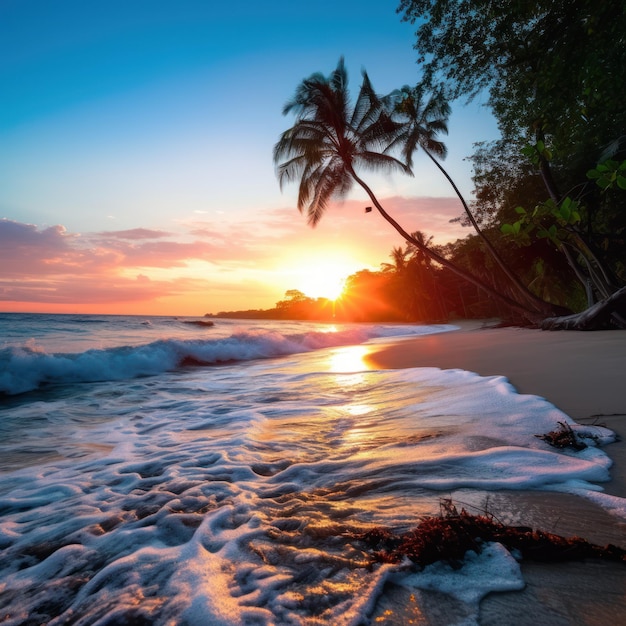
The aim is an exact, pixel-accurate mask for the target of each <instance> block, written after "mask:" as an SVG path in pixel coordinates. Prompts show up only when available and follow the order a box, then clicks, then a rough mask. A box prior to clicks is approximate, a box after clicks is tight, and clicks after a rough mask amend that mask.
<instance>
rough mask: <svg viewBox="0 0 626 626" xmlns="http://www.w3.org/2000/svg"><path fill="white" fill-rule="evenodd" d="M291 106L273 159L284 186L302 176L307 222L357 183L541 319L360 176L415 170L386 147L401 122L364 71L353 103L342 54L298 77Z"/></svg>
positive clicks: (433, 253) (463, 272)
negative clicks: (330, 65)
mask: <svg viewBox="0 0 626 626" xmlns="http://www.w3.org/2000/svg"><path fill="white" fill-rule="evenodd" d="M288 113H293V114H295V117H296V121H295V124H294V125H293V126H292V127H291V128H290V129H288V130H286V131H285V132H284V133H282V135H281V136H280V138H279V140H278V142H277V143H276V145H275V146H274V162H275V163H276V165H277V175H278V180H279V183H280V186H281V188H282V187H283V186H284V185H285V184H286V183H288V182H292V181H296V180H299V190H298V202H297V206H298V209H299V210H300V212H304V211H305V212H306V214H307V217H308V221H309V224H311V225H312V226H315V225H316V224H317V223H318V222H319V220H320V219H321V217H322V215H323V214H324V212H325V211H326V209H327V208H328V203H329V201H330V200H332V199H335V198H336V199H339V198H343V197H345V196H346V195H347V194H348V192H349V191H350V189H351V188H352V186H353V184H354V183H357V184H358V185H359V186H360V187H361V188H362V189H363V190H364V191H365V192H366V194H367V195H368V196H369V198H370V200H371V202H372V204H373V205H374V206H375V207H376V209H377V211H378V212H379V213H380V215H382V217H383V218H384V219H385V220H386V221H387V222H388V223H389V224H391V226H393V228H394V229H395V230H396V231H397V232H398V233H399V234H400V235H401V236H402V237H403V238H404V240H405V241H407V242H409V243H410V244H412V245H414V246H415V247H416V248H417V249H419V250H421V251H422V252H423V253H424V254H427V255H428V256H429V257H430V258H431V259H433V260H434V261H436V262H437V263H439V264H440V265H443V266H445V267H448V268H449V269H450V270H451V271H452V272H454V273H455V274H457V275H459V276H460V277H462V278H464V279H465V280H468V281H470V282H471V283H473V284H475V285H476V286H478V287H479V288H480V289H482V290H483V291H485V292H486V293H488V294H489V295H491V296H492V297H495V298H498V299H499V300H501V301H503V302H504V303H506V304H507V305H508V306H509V307H511V308H512V309H514V310H517V311H518V312H520V313H522V314H523V315H524V316H526V317H527V318H529V319H531V320H533V321H535V320H537V319H538V317H539V316H538V313H539V312H538V311H537V309H536V308H533V307H530V306H529V305H527V304H523V303H520V302H518V301H516V300H513V299H512V298H509V297H508V296H506V295H504V294H502V293H501V292H500V291H498V290H496V289H494V288H493V287H491V286H490V285H488V284H487V283H485V282H484V281H482V280H481V279H479V278H477V277H476V276H474V275H472V274H470V273H469V272H467V271H466V270H464V269H462V268H460V267H458V266H456V265H455V264H454V263H452V262H451V261H449V260H448V259H446V258H445V257H444V256H442V255H441V254H439V253H438V252H436V251H435V250H433V249H432V248H430V247H428V246H427V245H426V244H425V243H423V241H421V240H419V239H416V238H414V237H412V236H411V235H410V234H409V233H408V232H407V231H406V230H405V229H404V228H403V227H402V226H401V225H400V224H398V222H396V221H395V219H393V217H392V216H391V215H389V214H388V213H387V212H386V211H385V209H384V208H383V206H382V205H381V203H380V202H379V200H378V198H377V197H376V196H375V195H374V192H373V191H372V190H371V189H370V187H369V186H368V185H367V184H366V183H365V181H364V180H363V179H362V178H361V177H360V174H359V173H358V172H360V170H361V169H369V170H386V171H401V172H403V173H406V174H411V173H412V172H411V168H410V166H409V165H408V164H407V163H405V162H403V161H401V160H400V159H398V158H396V157H395V156H393V155H392V154H391V151H392V150H393V148H394V147H395V146H397V145H398V136H399V135H401V134H402V132H403V131H404V127H403V125H402V124H401V123H398V122H396V121H394V119H393V118H392V116H391V115H390V113H389V111H388V109H387V108H386V106H385V102H384V101H383V99H381V98H379V97H378V96H377V95H376V93H375V92H374V90H373V88H372V85H371V83H370V80H369V78H368V76H367V74H366V73H365V72H363V82H362V85H361V89H360V91H359V94H358V97H357V99H356V102H355V104H354V105H351V102H350V94H349V91H348V75H347V72H346V68H345V64H344V61H343V58H342V59H340V60H339V63H338V65H337V68H336V69H335V70H334V71H333V72H332V73H331V74H330V76H328V77H326V76H324V75H323V74H320V73H316V74H313V75H312V76H310V77H309V78H306V79H304V80H303V81H302V83H300V85H299V86H298V87H297V89H296V92H295V95H294V97H293V98H292V99H291V100H290V101H288V102H287V104H286V105H285V106H284V108H283V114H285V115H286V114H288ZM439 130H441V127H440V126H438V125H437V124H432V125H431V127H430V140H429V141H430V143H429V144H428V145H431V146H434V145H437V139H436V134H437V132H438V131H439Z"/></svg>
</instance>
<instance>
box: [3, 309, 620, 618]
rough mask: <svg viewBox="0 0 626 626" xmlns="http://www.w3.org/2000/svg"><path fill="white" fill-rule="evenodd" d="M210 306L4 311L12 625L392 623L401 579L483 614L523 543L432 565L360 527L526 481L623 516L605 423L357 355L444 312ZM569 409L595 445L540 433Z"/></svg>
mask: <svg viewBox="0 0 626 626" xmlns="http://www.w3.org/2000/svg"><path fill="white" fill-rule="evenodd" d="M207 321H209V320H206V319H204V318H175V317H140V316H97V315H38V314H0V550H1V554H2V558H1V559H0V622H1V623H2V624H7V625H17V624H20V625H22V624H29V625H30V624H32V625H35V624H38V625H39V624H53V625H60V624H81V625H96V624H97V625H99V626H103V625H108V626H113V625H117V624H155V625H173V624H183V625H190V626H198V625H200V626H202V625H205V624H206V625H209V626H214V625H228V626H231V625H240V624H241V625H273V624H276V625H282V624H285V625H291V624H293V625H320V624H332V625H334V626H348V625H354V626H356V625H358V624H370V623H376V624H391V623H402V622H401V621H399V620H400V618H397V620H398V621H396V622H394V615H393V611H392V610H389V609H388V608H387V609H385V610H383V608H381V607H384V606H387V607H388V605H389V603H388V600H389V597H390V594H392V592H393V590H394V589H398V588H403V589H409V590H410V591H411V593H412V594H413V596H414V597H415V598H417V601H418V603H419V602H420V599H422V600H424V603H425V604H427V602H426V601H427V599H428V597H429V594H445V595H446V597H453V598H455V602H456V603H457V607H458V610H457V612H456V613H455V616H456V617H455V620H456V621H455V622H454V623H458V624H464V625H467V624H476V623H477V620H478V606H479V602H480V600H481V598H483V597H484V596H485V595H486V594H488V593H490V592H497V591H510V590H516V589H521V588H522V587H523V586H524V584H525V583H524V579H523V576H522V574H521V571H520V566H519V562H518V560H517V559H516V558H515V557H516V555H515V554H510V553H509V552H508V551H507V550H505V549H504V548H503V547H502V546H500V545H499V544H491V545H486V546H485V548H484V550H483V551H482V552H480V553H479V554H475V553H473V552H472V553H468V554H467V555H466V558H465V561H464V562H463V564H462V566H461V567H456V568H455V567H451V566H450V565H448V564H445V563H436V564H433V565H430V566H427V567H426V568H424V569H423V570H421V571H418V570H417V569H416V567H415V566H414V565H412V564H411V562H409V561H404V562H402V563H399V564H397V563H396V564H392V563H376V562H374V561H373V560H372V559H371V558H370V555H368V553H367V552H366V550H365V549H364V547H363V546H362V545H361V544H360V543H359V542H358V541H357V540H355V539H354V536H355V535H356V534H358V533H362V532H364V531H366V530H369V529H371V528H375V527H378V526H385V527H390V528H392V529H394V530H397V531H402V530H408V529H409V528H411V527H413V526H415V525H416V524H417V522H418V521H419V520H420V519H421V518H422V517H423V516H426V515H436V514H438V513H439V511H440V510H441V506H442V501H452V502H454V503H456V504H457V505H458V506H459V508H460V507H467V509H468V510H469V511H470V512H481V511H483V510H485V509H486V508H488V501H489V498H492V501H493V498H496V497H497V494H501V493H504V492H507V491H521V490H531V491H532V490H539V491H551V492H569V493H575V494H578V495H580V496H582V497H584V498H589V499H591V500H593V501H594V502H597V503H600V504H601V505H602V504H607V508H610V510H611V513H613V514H615V515H617V516H618V517H619V516H621V518H622V521H623V519H624V518H626V506H625V505H626V502H623V501H619V502H616V500H618V499H616V498H612V499H611V501H610V503H609V500H608V499H609V498H611V497H610V496H606V495H605V494H603V493H602V483H603V482H605V481H607V480H609V479H610V466H611V460H610V458H609V456H608V455H607V451H606V450H605V449H604V448H603V447H602V446H601V445H600V444H604V443H608V442H610V441H612V440H613V438H614V435H613V433H612V432H611V431H609V430H607V429H605V428H601V427H599V426H582V425H578V424H576V423H575V422H573V421H572V420H571V419H570V418H569V417H568V416H566V415H564V414H563V413H562V412H561V411H559V410H558V409H556V408H555V407H554V406H552V405H551V404H550V403H549V402H547V401H546V400H544V399H542V398H539V397H536V396H530V395H520V394H518V393H517V392H516V391H515V389H514V388H513V387H512V386H511V385H510V384H509V382H508V381H507V380H506V379H505V378H503V377H487V378H485V377H480V376H478V375H476V374H474V373H471V372H466V371H462V370H444V371H442V370H439V369H435V368H416V369H403V370H385V371H376V370H372V369H370V368H368V367H367V366H366V365H365V363H364V361H363V356H364V355H365V354H366V353H367V352H368V351H369V350H371V349H372V348H371V346H372V344H374V343H377V342H378V343H380V342H388V341H392V340H393V341H397V340H398V341H399V340H402V339H405V338H415V337H419V336H421V335H427V334H430V333H439V332H448V331H451V330H454V329H455V327H454V326H453V325H434V326H417V325H406V324H405V325H391V324H378V325H376V324H369V325H364V324H360V325H349V324H316V323H309V322H269V321H253V320H250V321H245V320H227V319H215V320H212V321H214V325H213V326H211V325H208V324H207ZM558 422H564V423H568V424H570V425H571V427H572V428H573V429H574V430H576V432H578V433H579V435H581V436H583V437H586V439H585V440H586V441H587V442H588V443H589V446H588V447H587V448H586V449H585V450H582V451H580V452H572V451H568V450H561V449H557V448H553V447H550V446H549V445H548V444H547V443H546V442H545V441H544V440H542V439H541V438H539V437H537V435H540V434H543V433H547V432H549V431H552V430H554V429H555V427H556V426H557V424H558ZM609 452H610V450H609ZM609 504H610V506H609ZM504 521H507V522H510V523H517V522H518V521H519V520H517V519H514V518H511V519H510V520H504ZM438 597H439V596H438ZM386 600H387V604H385V601H386ZM424 619H425V620H426V621H424V622H419V623H424V624H427V623H428V624H430V623H432V624H435V623H441V624H443V623H446V624H451V623H452V622H451V621H450V617H449V615H448V617H446V618H445V619H446V621H445V622H444V621H440V622H437V619H436V618H435V617H432V619H430V620H428V619H427V618H424ZM441 619H443V618H441Z"/></svg>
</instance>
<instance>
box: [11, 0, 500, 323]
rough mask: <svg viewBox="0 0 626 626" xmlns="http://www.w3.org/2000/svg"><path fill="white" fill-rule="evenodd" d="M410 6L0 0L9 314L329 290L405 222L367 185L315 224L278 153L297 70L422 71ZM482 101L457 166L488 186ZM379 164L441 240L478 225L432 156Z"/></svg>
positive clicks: (364, 1)
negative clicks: (385, 215) (375, 200)
mask: <svg viewBox="0 0 626 626" xmlns="http://www.w3.org/2000/svg"><path fill="white" fill-rule="evenodd" d="M396 6H397V2H396V0H316V2H314V3H312V2H311V3H305V2H294V1H293V0H266V1H265V2H258V0H254V1H251V0H239V1H238V2H230V3H229V2H215V1H214V0H122V1H120V0H107V2H85V1H84V0H55V1H54V2H52V1H50V0H0V311H23V312H26V311H33V312H59V313H61V312H65V313H74V312H76V313H120V314H138V315H149V314H153V315H203V314H205V313H217V312H220V311H227V310H241V309H258V308H271V307H272V306H274V304H275V303H276V302H277V301H278V300H280V299H282V298H283V296H284V294H285V291H287V290H288V289H298V290H300V291H303V292H304V293H305V294H306V295H309V296H311V297H319V296H325V295H327V294H329V293H331V292H332V289H333V286H334V285H335V284H336V283H337V281H340V280H341V279H343V278H345V277H346V276H347V275H349V274H351V273H353V272H355V271H357V270H360V269H372V270H376V269H379V267H380V264H381V263H384V262H387V261H389V254H390V252H391V250H392V248H393V247H394V246H399V245H403V242H402V241H401V239H400V238H399V235H397V234H396V233H395V231H394V230H393V229H392V228H391V227H390V226H388V225H387V223H386V222H384V221H383V220H382V218H380V217H379V216H378V215H377V214H376V213H375V212H372V213H365V212H364V207H365V206H366V205H367V204H369V202H368V201H367V199H366V197H365V196H364V194H363V193H362V192H359V190H357V189H355V190H354V191H353V192H352V193H351V194H350V195H349V196H348V197H347V198H346V199H345V200H344V201H342V202H337V203H335V204H333V205H332V206H330V207H329V209H328V212H327V214H326V215H325V216H324V217H323V219H322V221H321V222H320V224H319V225H318V226H317V227H316V228H314V229H313V228H311V227H309V226H308V225H307V223H306V218H305V217H304V216H303V215H301V214H300V213H299V212H298V210H297V208H296V197H297V186H296V185H295V184H294V185H290V186H287V187H285V188H284V189H283V190H282V191H281V189H280V188H279V185H278V182H277V178H276V175H275V169H274V163H273V161H272V149H273V146H274V144H275V143H276V141H277V140H278V137H279V135H280V133H282V132H283V131H284V130H286V129H287V128H289V127H290V126H291V125H292V124H293V121H294V120H293V118H292V117H289V116H287V117H285V116H283V115H282V107H283V105H284V104H285V102H286V101H287V100H288V99H289V98H290V97H291V96H292V95H293V93H294V91H295V89H296V87H297V85H298V83H299V82H300V81H301V80H302V79H303V78H305V77H307V76H309V75H310V74H312V73H314V72H322V73H324V74H326V75H328V74H329V73H330V72H331V71H332V70H333V69H334V68H335V67H336V65H337V62H338V60H339V58H340V57H341V56H343V57H344V58H345V61H346V66H347V68H348V73H349V76H350V85H351V92H352V93H353V94H355V95H356V92H357V90H358V86H359V84H360V78H361V72H362V70H363V69H366V70H367V72H368V75H369V77H370V79H371V81H372V83H373V85H374V88H375V89H376V90H377V91H378V92H379V93H388V92H390V91H391V90H393V89H395V88H397V87H401V86H402V85H405V84H415V83H417V82H418V81H419V68H418V66H417V63H416V59H417V53H416V52H415V50H413V44H414V41H415V37H414V27H413V26H412V25H410V24H407V23H405V22H402V21H401V17H400V16H399V15H398V14H396ZM496 136H497V131H496V125H495V122H494V121H493V118H492V117H491V116H490V114H489V112H488V110H487V109H486V108H485V107H484V106H483V104H482V103H481V102H480V101H478V102H473V103H472V104H471V105H467V104H465V103H455V104H454V105H453V113H452V116H451V118H450V122H449V134H448V136H447V137H444V138H443V139H444V140H445V142H446V145H447V147H448V157H447V159H446V161H445V163H444V166H445V167H446V168H447V169H448V171H449V173H450V174H451V175H452V177H453V178H454V179H455V181H456V183H457V185H458V186H459V188H460V189H461V191H462V192H463V194H464V195H465V196H466V197H467V198H468V199H471V191H472V184H471V166H470V164H469V163H468V162H467V161H466V160H465V159H466V157H468V156H469V155H470V154H471V153H472V145H473V144H474V143H475V142H478V141H483V140H490V139H494V138H495V137H496ZM414 163H415V166H414V174H415V175H414V177H408V176H401V175H394V176H393V177H389V176H378V175H371V174H368V173H365V172H364V173H363V176H364V178H365V179H366V180H367V181H368V183H370V185H371V186H372V188H373V189H374V191H375V193H376V195H377V196H378V197H379V199H380V200H381V202H382V203H383V205H384V206H385V208H386V210H387V211H388V212H390V213H391V214H392V215H393V216H394V217H395V218H396V219H397V220H398V221H399V222H400V223H401V224H402V225H403V226H404V227H405V229H406V230H408V231H409V232H412V231H415V230H418V229H419V230H422V231H423V232H425V233H427V234H428V235H432V236H433V237H434V240H435V242H437V243H445V242H447V241H453V240H455V239H457V238H458V237H463V236H465V235H466V234H467V231H466V229H464V228H462V227H461V226H459V225H458V224H451V223H450V220H451V219H453V218H455V217H458V216H459V215H460V213H461V207H460V204H459V202H458V200H457V199H456V198H455V197H454V196H453V193H452V190H451V188H450V187H449V185H448V183H447V182H446V181H445V179H444V178H443V176H442V175H441V174H440V173H439V172H438V171H437V170H436V169H435V168H434V166H433V165H432V164H431V163H429V161H428V159H427V157H425V156H424V155H419V154H417V155H416V156H415V158H414Z"/></svg>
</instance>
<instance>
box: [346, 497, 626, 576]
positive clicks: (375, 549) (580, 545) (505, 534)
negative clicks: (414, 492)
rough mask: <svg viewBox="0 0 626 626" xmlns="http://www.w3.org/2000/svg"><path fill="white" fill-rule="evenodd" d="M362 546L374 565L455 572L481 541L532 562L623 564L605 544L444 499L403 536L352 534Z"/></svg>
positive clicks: (377, 531)
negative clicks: (437, 565)
mask: <svg viewBox="0 0 626 626" xmlns="http://www.w3.org/2000/svg"><path fill="white" fill-rule="evenodd" d="M353 538H354V539H357V540H358V541H360V542H362V543H364V544H365V545H366V546H367V548H368V549H369V550H371V551H372V556H373V558H374V559H375V560H377V561H379V562H384V563H399V562H401V561H402V560H403V559H404V558H405V557H408V558H409V559H410V560H411V561H413V562H414V563H415V564H417V565H418V566H420V567H425V566H426V565H430V564H431V563H434V562H436V561H446V562H448V563H449V564H450V565H452V567H457V568H458V567H460V566H461V564H462V560H463V558H464V556H465V553H466V552H467V551H468V550H474V551H475V552H480V550H481V547H482V545H483V544H484V543H485V542H498V543H501V544H502V545H504V546H505V547H506V548H507V549H509V550H516V551H518V552H519V553H520V554H521V555H522V557H523V558H527V559H532V560H535V561H544V562H548V561H566V560H580V559H586V558H596V559H607V560H611V561H617V562H621V563H626V550H624V549H622V548H619V547H617V546H614V545H612V544H609V545H607V546H604V547H600V546H597V545H594V544H591V543H589V542H588V541H586V540H585V539H581V538H580V537H561V536H560V535H555V534H552V533H548V532H543V531H540V530H533V529H532V528H529V527H526V526H506V525H505V524H502V523H500V522H498V521H496V520H495V519H494V518H493V516H491V515H471V514H470V513H467V511H465V509H462V510H461V512H460V513H459V512H458V511H457V509H456V507H455V506H454V505H453V504H452V503H451V501H449V500H445V501H443V502H442V514H441V515H440V516H437V517H427V518H425V519H424V520H422V521H421V522H420V523H419V524H418V526H416V527H415V528H414V529H413V530H410V531H409V532H407V533H402V534H396V533H394V532H393V531H391V530H390V529H387V528H383V527H379V528H373V529H371V530H368V531H366V532H363V533H360V534H356V535H353Z"/></svg>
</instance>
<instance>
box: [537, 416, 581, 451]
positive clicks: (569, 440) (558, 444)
mask: <svg viewBox="0 0 626 626" xmlns="http://www.w3.org/2000/svg"><path fill="white" fill-rule="evenodd" d="M557 424H558V426H559V427H558V428H557V429H556V430H551V431H550V432H549V433H546V434H544V435H535V437H538V438H539V439H543V440H544V441H545V442H546V443H548V444H549V445H551V446H553V447H554V448H573V449H574V450H584V449H585V448H586V447H587V444H586V443H585V442H584V441H582V440H581V439H580V437H579V436H578V435H576V433H575V432H574V431H573V430H572V427H571V426H570V425H569V424H566V423H565V422H557Z"/></svg>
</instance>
